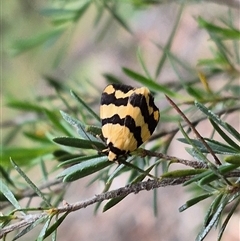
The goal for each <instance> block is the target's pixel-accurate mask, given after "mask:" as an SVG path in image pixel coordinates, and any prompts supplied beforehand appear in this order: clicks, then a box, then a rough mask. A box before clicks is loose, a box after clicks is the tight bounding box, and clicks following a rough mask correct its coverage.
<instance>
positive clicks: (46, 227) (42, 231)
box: [36, 216, 53, 241]
mask: <svg viewBox="0 0 240 241" xmlns="http://www.w3.org/2000/svg"><path fill="white" fill-rule="evenodd" d="M52 217H53V216H48V219H47V221H46V223H45V224H44V225H43V228H42V230H41V232H40V234H39V236H38V238H37V240H36V241H43V240H44V238H45V234H46V232H47V229H48V227H49V225H50V222H51V220H52Z"/></svg>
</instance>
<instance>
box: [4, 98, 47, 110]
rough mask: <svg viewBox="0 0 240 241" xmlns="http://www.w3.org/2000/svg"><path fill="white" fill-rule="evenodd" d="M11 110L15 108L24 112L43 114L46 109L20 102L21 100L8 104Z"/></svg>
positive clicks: (29, 102) (30, 103)
mask: <svg viewBox="0 0 240 241" xmlns="http://www.w3.org/2000/svg"><path fill="white" fill-rule="evenodd" d="M7 105H8V106H9V107H11V108H15V109H18V110H22V111H29V112H36V113H42V112H43V110H44V108H43V107H42V106H40V105H39V104H37V103H36V104H35V103H32V102H31V101H28V102H27V101H20V100H11V101H9V102H8V103H7Z"/></svg>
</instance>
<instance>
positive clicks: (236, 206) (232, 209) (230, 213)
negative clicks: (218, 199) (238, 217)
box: [217, 197, 240, 241]
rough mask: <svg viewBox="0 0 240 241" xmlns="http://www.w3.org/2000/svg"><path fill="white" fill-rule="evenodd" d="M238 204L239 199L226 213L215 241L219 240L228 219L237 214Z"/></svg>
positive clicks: (239, 202)
mask: <svg viewBox="0 0 240 241" xmlns="http://www.w3.org/2000/svg"><path fill="white" fill-rule="evenodd" d="M239 204H240V197H239V198H238V199H237V200H236V202H235V204H234V205H232V207H231V210H230V211H228V214H227V217H226V218H225V221H224V222H223V225H222V226H221V229H220V231H219V234H218V240H217V241H220V240H221V238H222V235H223V232H224V231H225V229H226V227H227V224H228V222H229V220H230V218H231V217H232V215H233V214H234V213H237V208H238V206H239Z"/></svg>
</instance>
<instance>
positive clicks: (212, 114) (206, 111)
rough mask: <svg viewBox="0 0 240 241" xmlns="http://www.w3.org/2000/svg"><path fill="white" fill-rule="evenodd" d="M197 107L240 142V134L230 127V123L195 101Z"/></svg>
mask: <svg viewBox="0 0 240 241" xmlns="http://www.w3.org/2000/svg"><path fill="white" fill-rule="evenodd" d="M195 105H196V107H197V108H198V109H199V110H200V111H202V112H203V113H204V114H205V115H206V116H208V117H209V118H210V119H212V120H213V121H214V122H216V123H217V124H219V125H221V126H222V127H223V128H225V129H226V130H227V131H228V132H229V133H230V134H232V135H233V136H234V137H235V138H236V139H237V140H238V141H240V133H239V132H238V131H237V130H236V129H235V128H233V127H232V126H230V125H229V124H228V123H226V122H224V121H222V120H221V119H220V118H219V117H218V116H217V115H216V114H214V113H213V112H212V111H211V110H209V109H208V108H206V107H205V106H204V105H203V104H201V103H199V102H197V101H195Z"/></svg>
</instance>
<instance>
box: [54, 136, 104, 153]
mask: <svg viewBox="0 0 240 241" xmlns="http://www.w3.org/2000/svg"><path fill="white" fill-rule="evenodd" d="M53 141H54V142H56V143H58V144H60V145H64V146H70V147H76V148H82V149H95V150H96V149H103V148H105V146H104V145H103V144H102V143H101V142H96V141H91V140H90V141H89V140H84V139H79V138H74V137H56V138H54V139H53Z"/></svg>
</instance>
